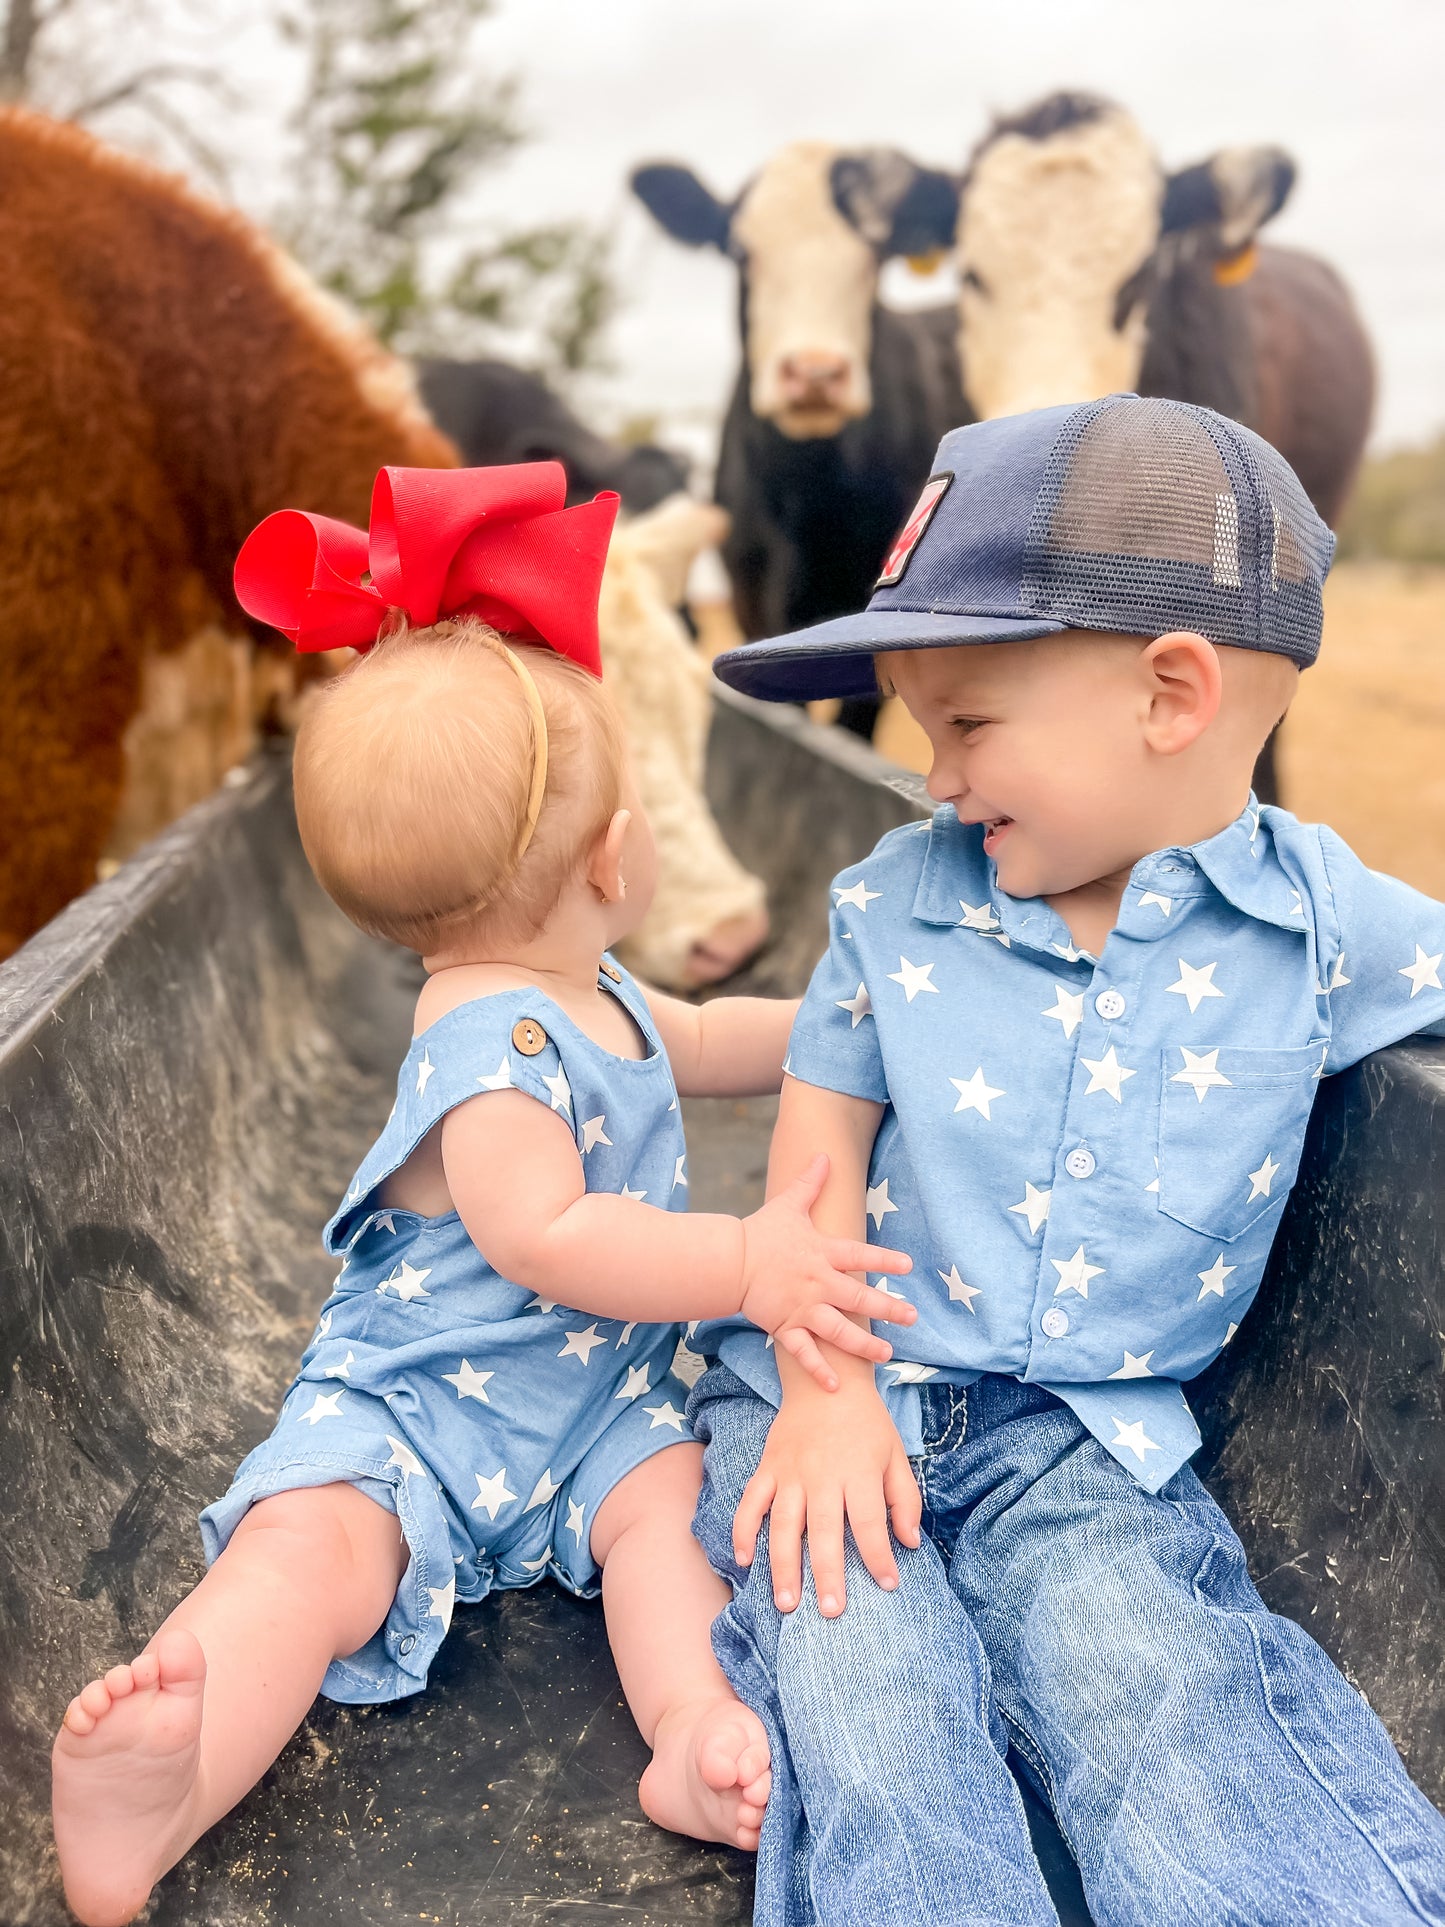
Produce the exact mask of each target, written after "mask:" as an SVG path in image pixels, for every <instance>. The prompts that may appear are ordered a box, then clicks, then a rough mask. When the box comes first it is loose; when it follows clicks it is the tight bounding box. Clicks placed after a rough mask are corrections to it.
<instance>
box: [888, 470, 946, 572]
mask: <svg viewBox="0 0 1445 1927" xmlns="http://www.w3.org/2000/svg"><path fill="white" fill-rule="evenodd" d="M952 481H953V470H952V469H945V470H944V471H943V473H942V474H941V475H930V476H929V478H928V480H927V481H926V482H925V483H924V485H923V493H922V494H921V495H920V496H919V498H918V500H917V502H915V504H914V506H913V513H912V514H911V515H910V516H909V518H908V520H907V521H906V522H905V523H904V524H903V527H902V528H901V529H900V530H899V531H898V535H897V537H896V538H895V540H894V543H893V547H892V548H891V549H890V550H889V551H888V558H887V560H886V561H885V562H884V564H883V573H882V574H881V575H880V576H879V578H878V580H877V581H876V582H875V583H874V584H873V587H874V588H875V589H891V588H892V586H893V584H894V583H895V582H899V581H901V580H902V578H903V571H904V570H905V569H906V568H907V567H908V561H909V557H910V556H911V555H912V554H913V551H914V550H915V549H916V548H917V547H918V544H919V543H920V542H921V541H922V539H923V531H924V530H925V529H926V528H927V527H928V525H929V523H930V522H931V521H932V520H933V511H934V510H935V509H936V508H937V507H938V505H939V503H940V502H941V501H942V500H943V498H944V496H945V495H946V494H947V493H948V489H949V485H950V483H951V482H952Z"/></svg>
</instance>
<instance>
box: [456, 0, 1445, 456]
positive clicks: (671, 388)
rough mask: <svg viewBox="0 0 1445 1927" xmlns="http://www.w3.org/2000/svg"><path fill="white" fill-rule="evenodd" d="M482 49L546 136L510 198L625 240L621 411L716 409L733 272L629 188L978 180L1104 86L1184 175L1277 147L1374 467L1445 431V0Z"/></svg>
mask: <svg viewBox="0 0 1445 1927" xmlns="http://www.w3.org/2000/svg"><path fill="white" fill-rule="evenodd" d="M478 46H479V50H481V51H482V52H483V53H484V54H487V55H490V56H492V57H493V58H495V60H496V61H497V62H499V63H500V64H501V65H503V66H506V67H510V68H512V69H513V70H515V71H516V72H517V74H518V75H519V76H520V78H521V80H522V83H523V107H524V111H525V114H526V117H527V120H528V122H529V125H530V127H531V128H532V130H533V131H534V133H535V135H536V139H535V140H534V141H533V143H532V144H531V145H529V146H528V147H526V148H525V149H523V150H522V151H521V152H520V153H519V154H518V155H517V156H516V158H515V159H514V160H513V161H512V162H511V163H510V164H509V165H508V168H507V170H506V172H505V174H502V175H498V176H495V177H493V179H492V181H491V182H490V183H489V186H488V190H487V199H488V201H489V202H491V203H493V204H498V203H502V202H504V203H505V204H506V205H507V206H508V207H509V209H510V211H511V212H512V213H513V214H515V215H516V216H517V217H518V218H525V219H527V220H533V219H536V218H538V217H540V216H545V215H552V214H557V215H563V214H580V215H586V216H589V217H592V218H596V219H603V220H613V221H615V223H616V227H617V237H618V262H619V267H620V271H621V277H622V281H623V284H624V288H625V291H626V295H627V307H626V310H625V312H624V314H623V315H622V316H621V318H620V320H619V322H618V324H617V326H616V329H615V333H614V348H615V356H616V360H617V362H618V372H617V374H616V376H615V377H614V378H613V380H612V381H611V382H610V383H609V384H608V387H607V389H606V390H605V392H604V393H603V394H602V395H600V396H599V401H601V402H603V403H604V404H610V405H611V406H612V407H615V408H617V409H619V410H639V411H644V410H647V409H661V410H662V411H664V412H665V413H668V414H671V413H673V412H674V411H682V412H692V413H694V414H700V413H706V412H708V411H716V410H717V409H718V408H719V407H720V406H721V404H722V402H723V401H724V399H725V397H726V394H727V390H728V388H729V385H730V382H731V379H732V374H733V370H734V368H735V365H736V353H737V347H736V340H735V320H734V314H733V287H732V283H733V271H732V269H731V267H730V266H729V265H728V263H727V262H725V261H724V260H723V259H722V258H721V257H720V256H718V255H716V254H713V253H711V252H710V251H709V252H706V253H693V252H691V251H689V250H686V249H683V248H681V247H678V246H677V245H676V244H675V243H673V242H671V241H669V240H668V239H667V238H666V236H664V235H663V234H662V233H661V232H660V231H659V230H657V229H655V228H654V227H653V226H652V223H651V221H650V219H649V218H648V217H647V215H646V214H645V213H644V212H643V211H642V210H641V208H640V207H638V206H636V205H635V204H634V203H632V202H631V199H630V197H629V196H628V194H627V192H626V187H625V183H626V177H627V172H628V169H629V168H630V167H631V166H632V165H633V164H634V163H635V162H637V161H638V160H642V159H648V158H652V159H676V160H685V161H687V162H688V163H689V164H690V165H692V166H693V167H694V168H696V170H697V171H698V173H699V174H701V175H702V177H703V178H704V179H705V180H707V181H708V183H709V184H710V185H711V186H712V187H713V188H714V189H715V191H716V192H718V193H719V194H722V195H731V194H732V193H733V192H735V191H736V189H737V188H738V186H739V185H740V184H741V183H742V181H743V180H744V179H745V178H746V177H747V175H748V174H749V173H750V172H751V170H752V169H753V168H754V167H756V165H757V164H758V162H759V161H760V160H761V159H763V158H764V157H765V156H766V155H767V154H769V153H771V152H772V151H773V150H774V149H775V148H777V147H778V146H780V145H781V144H782V143H783V142H784V141H788V140H795V139H799V138H802V137H805V136H813V137H817V138H821V139H827V140H835V141H839V142H850V143H852V142H889V143H892V144H894V145H897V146H900V147H903V148H905V149H906V150H907V151H908V152H910V153H911V154H913V155H914V156H915V157H916V158H917V159H919V160H922V161H927V162H930V163H933V164H935V165H943V166H955V165H957V164H958V163H959V162H960V161H961V160H962V159H963V157H964V156H965V154H966V153H967V152H968V150H969V148H970V147H971V146H972V144H973V142H974V140H975V139H976V138H977V136H978V135H979V134H980V133H981V132H982V131H983V129H984V128H985V127H986V125H987V123H988V121H989V118H990V116H991V115H992V113H994V112H995V111H997V110H1008V109H1013V108H1015V107H1018V106H1020V105H1022V104H1023V103H1024V102H1026V101H1028V100H1031V99H1033V98H1035V97H1036V96H1038V95H1040V94H1043V93H1047V92H1049V91H1051V90H1052V89H1054V88H1056V87H1086V88H1090V89H1092V90H1095V91H1097V92H1101V93H1106V94H1109V95H1111V96H1113V97H1114V98H1115V99H1117V100H1119V101H1121V102H1123V103H1124V104H1125V105H1127V106H1128V107H1129V108H1131V109H1132V110H1133V112H1134V113H1135V114H1136V115H1137V116H1138V117H1139V119H1140V120H1141V121H1142V123H1143V125H1144V126H1145V128H1146V129H1147V131H1148V132H1149V134H1150V135H1151V136H1152V137H1153V139H1154V140H1155V142H1156V144H1157V147H1158V150H1159V153H1160V155H1161V157H1162V158H1163V160H1164V161H1165V162H1166V164H1168V165H1178V164H1181V163H1184V162H1188V161H1193V160H1197V159H1200V158H1201V157H1202V156H1204V155H1205V154H1207V153H1209V152H1211V151H1212V150H1213V149H1214V148H1216V147H1220V146H1225V145H1228V144H1230V143H1232V142H1238V141H1276V142H1279V143H1280V144H1281V145H1283V146H1284V147H1286V148H1287V149H1288V150H1289V151H1290V152H1291V153H1292V154H1293V155H1294V157H1295V160H1296V162H1297V163H1298V166H1299V174H1300V178H1299V182H1298V184H1297V186H1296V188H1295V192H1294V194H1293V196H1292V198H1291V201H1290V203H1289V205H1288V206H1287V208H1286V209H1285V211H1284V213H1283V214H1282V215H1281V216H1280V218H1279V219H1278V221H1277V222H1276V223H1275V224H1274V226H1273V227H1272V228H1271V230H1270V232H1271V234H1272V236H1274V237H1275V238H1277V239H1279V240H1280V241H1289V242H1291V243H1293V244H1296V245H1298V246H1301V247H1307V248H1312V249H1315V250H1317V251H1318V252H1320V253H1321V254H1323V255H1325V256H1326V257H1327V258H1328V259H1329V260H1330V261H1332V262H1333V263H1334V264H1335V265H1336V266H1337V267H1338V268H1339V269H1340V270H1341V271H1342V272H1343V273H1344V275H1345V276H1346V278H1347V280H1348V281H1349V283H1350V285H1351V287H1352V288H1353V290H1354V292H1355V295H1356V298H1357V300H1358V302H1359V304H1360V306H1361V309H1362V310H1363V312H1364V315H1365V317H1366V320H1367V324H1368V326H1369V328H1370V331H1371V333H1372V335H1373V337H1374V340H1375V344H1376V348H1377V352H1378V355H1379V359H1380V366H1381V375H1382V381H1381V397H1380V404H1379V411H1378V417H1377V428H1376V442H1377V445H1389V444H1394V443H1399V442H1414V441H1419V440H1422V439H1423V438H1425V437H1426V436H1428V435H1429V434H1431V433H1433V432H1434V431H1436V430H1437V429H1439V428H1441V427H1442V426H1445V110H1442V90H1445V6H1442V5H1441V4H1440V0H1211V4H1209V5H1207V6H1190V7H1184V6H1176V5H1171V4H1169V0H1162V4H1161V0H501V5H500V6H499V8H498V12H497V15H496V17H495V18H494V19H493V21H492V22H491V23H490V24H489V25H487V26H486V27H485V28H483V30H482V32H481V34H480V35H479V39H478Z"/></svg>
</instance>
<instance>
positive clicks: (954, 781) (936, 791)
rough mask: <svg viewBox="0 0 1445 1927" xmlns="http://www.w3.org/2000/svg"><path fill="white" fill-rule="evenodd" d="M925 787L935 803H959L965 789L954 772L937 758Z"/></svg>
mask: <svg viewBox="0 0 1445 1927" xmlns="http://www.w3.org/2000/svg"><path fill="white" fill-rule="evenodd" d="M923 787H924V788H925V789H926V790H927V791H928V794H929V795H930V796H931V797H932V798H933V800H934V802H935V803H957V801H958V800H959V796H960V795H961V793H962V790H963V784H962V783H961V782H960V781H959V779H958V778H957V777H956V776H955V775H954V774H953V772H952V771H951V770H948V769H945V768H944V766H943V764H942V763H941V762H938V761H936V760H935V762H934V765H933V768H932V769H931V770H930V771H929V772H928V780H927V782H926V783H925V784H924V786H923Z"/></svg>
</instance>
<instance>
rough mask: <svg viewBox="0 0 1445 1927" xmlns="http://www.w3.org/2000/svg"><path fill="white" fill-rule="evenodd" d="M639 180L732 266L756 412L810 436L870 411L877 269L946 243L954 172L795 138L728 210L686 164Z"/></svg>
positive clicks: (661, 210) (884, 151) (696, 241)
mask: <svg viewBox="0 0 1445 1927" xmlns="http://www.w3.org/2000/svg"><path fill="white" fill-rule="evenodd" d="M632 187H633V191H634V193H636V195H637V196H638V198H639V199H640V200H641V201H642V202H643V203H644V205H645V206H646V207H647V209H648V210H649V212H650V213H651V214H652V215H653V217H654V219H655V220H656V221H657V222H658V223H659V224H660V225H661V226H662V227H663V228H665V229H666V230H667V232H668V233H669V234H671V235H672V236H673V237H674V239H676V240H679V241H682V242H685V243H686V244H687V245H688V246H689V247H706V246H711V247H716V248H720V249H721V250H722V251H723V252H724V253H726V254H731V255H732V256H733V258H734V259H735V260H736V261H737V263H738V266H739V270H740V272H741V275H742V284H743V285H742V314H743V341H744V351H745V353H746V356H747V366H748V378H749V397H750V400H751V403H752V408H753V412H754V414H756V415H760V416H761V417H762V418H763V419H764V420H765V421H771V422H773V423H775V424H776V425H777V427H778V428H780V429H781V430H782V432H783V433H784V434H785V435H788V436H791V437H793V438H794V439H795V440H800V441H801V440H810V439H814V438H817V437H820V436H827V435H836V434H837V433H838V431H839V430H840V429H841V428H842V427H843V425H844V424H845V423H846V422H848V421H854V420H857V419H859V418H860V417H862V416H864V415H866V414H867V413H868V412H869V410H870V408H871V407H872V405H873V395H872V386H871V383H870V380H869V375H868V363H869V357H870V355H871V353H872V346H873V308H874V304H875V302H876V300H877V294H878V273H879V269H880V267H881V265H882V263H883V261H884V260H885V259H886V258H887V257H888V256H890V255H894V254H903V255H911V256H915V257H917V256H922V255H928V254H931V253H935V252H937V250H939V249H940V248H945V247H947V246H949V244H950V242H951V241H952V238H953V228H954V222H955V219H956V214H957V205H958V190H957V187H956V185H955V183H954V182H953V180H952V179H951V177H950V176H948V175H947V174H941V173H937V172H934V171H933V170H931V169H928V168H922V167H919V166H917V165H916V163H915V162H913V161H911V160H909V159H908V158H907V157H906V156H905V155H903V154H900V153H898V152H897V151H896V150H895V149H893V148H887V147H874V148H866V149H863V150H861V151H859V152H852V153H850V152H847V151H845V150H843V149H841V148H837V147H831V146H828V145H826V144H825V143H823V142H821V141H796V142H794V143H793V144H792V145H791V146H788V147H785V148H783V149H782V150H781V152H779V153H777V154H775V155H774V156H773V158H772V159H771V160H770V161H768V162H767V163H766V164H765V165H764V166H763V167H762V168H761V169H760V170H759V172H758V173H757V174H755V175H754V177H753V179H752V180H751V181H750V182H749V183H748V185H747V186H746V187H745V188H744V189H743V191H742V193H741V194H740V195H739V197H738V199H737V200H736V201H735V202H733V203H732V204H731V205H730V206H729V205H728V204H726V203H724V202H721V201H719V200H718V199H717V198H716V197H715V196H714V195H713V194H712V192H711V191H710V190H709V189H708V188H706V187H705V186H704V185H703V183H702V182H701V181H700V180H699V179H698V178H697V176H696V175H695V174H694V173H693V172H692V171H691V169H690V168H686V167H676V166H672V165H653V166H648V167H640V168H638V169H637V170H636V172H635V173H634V174H633V176H632Z"/></svg>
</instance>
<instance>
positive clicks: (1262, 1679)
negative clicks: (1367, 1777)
mask: <svg viewBox="0 0 1445 1927" xmlns="http://www.w3.org/2000/svg"><path fill="white" fill-rule="evenodd" d="M1231 1616H1232V1617H1234V1616H1238V1617H1240V1618H1242V1619H1243V1620H1244V1627H1245V1631H1246V1632H1247V1633H1248V1634H1249V1637H1250V1641H1251V1643H1252V1644H1253V1647H1254V1663H1255V1669H1256V1671H1257V1672H1258V1674H1259V1686H1260V1692H1261V1693H1262V1694H1263V1696H1264V1703H1265V1705H1266V1707H1267V1708H1268V1709H1269V1716H1270V1718H1271V1719H1272V1720H1273V1721H1274V1723H1275V1725H1276V1726H1277V1727H1278V1728H1279V1731H1280V1733H1281V1735H1282V1736H1283V1737H1284V1739H1285V1741H1286V1742H1287V1743H1288V1745H1289V1747H1290V1748H1291V1750H1292V1751H1293V1752H1294V1754H1295V1756H1296V1757H1297V1758H1298V1760H1299V1762H1300V1764H1301V1766H1303V1767H1304V1769H1305V1771H1306V1772H1307V1773H1308V1774H1309V1776H1310V1778H1311V1779H1312V1780H1314V1782H1315V1783H1316V1785H1317V1786H1319V1788H1320V1789H1321V1791H1322V1792H1324V1793H1325V1794H1326V1795H1327V1796H1328V1797H1329V1798H1330V1799H1331V1800H1332V1801H1333V1802H1334V1803H1335V1805H1336V1806H1337V1807H1338V1808H1339V1809H1340V1811H1341V1812H1342V1813H1343V1814H1344V1816H1345V1818H1346V1819H1347V1820H1348V1821H1349V1822H1350V1824H1351V1826H1353V1827H1354V1829H1355V1831H1356V1832H1357V1833H1358V1834H1359V1836H1360V1838H1361V1839H1362V1840H1363V1841H1364V1843H1365V1845H1366V1846H1367V1847H1368V1848H1369V1849H1370V1851H1371V1852H1372V1853H1373V1854H1374V1856H1375V1858H1376V1859H1377V1860H1378V1861H1379V1862H1380V1865H1381V1866H1382V1867H1384V1869H1385V1870H1386V1872H1387V1873H1388V1874H1389V1875H1390V1878H1391V1879H1392V1880H1393V1881H1394V1882H1395V1885H1396V1886H1397V1887H1398V1888H1399V1889H1400V1893H1401V1896H1402V1897H1403V1899H1404V1900H1405V1902H1406V1904H1407V1905H1408V1906H1409V1907H1410V1908H1411V1909H1412V1910H1413V1912H1414V1913H1415V1915H1416V1916H1417V1918H1418V1919H1419V1920H1421V1921H1422V1922H1424V1927H1434V1922H1433V1921H1432V1920H1431V1917H1430V1915H1429V1914H1427V1913H1426V1912H1425V1911H1424V1909H1423V1908H1422V1907H1421V1905H1420V1902H1419V1900H1418V1899H1417V1898H1416V1896H1415V1894H1414V1892H1413V1891H1412V1889H1411V1887H1410V1885H1409V1884H1408V1883H1407V1881H1406V1879H1405V1876H1404V1874H1403V1873H1402V1872H1401V1871H1400V1869H1399V1868H1398V1867H1397V1866H1396V1865H1395V1863H1394V1861H1393V1860H1391V1858H1390V1856H1389V1855H1388V1854H1387V1853H1386V1852H1385V1850H1384V1848H1383V1847H1381V1846H1380V1844H1379V1842H1378V1841H1377V1840H1376V1839H1375V1838H1374V1837H1373V1835H1372V1834H1371V1833H1370V1831H1369V1829H1368V1828H1367V1827H1365V1826H1363V1825H1362V1824H1361V1822H1360V1819H1359V1816H1358V1815H1357V1814H1356V1813H1355V1812H1354V1811H1353V1809H1352V1808H1351V1807H1350V1805H1349V1804H1348V1802H1347V1801H1345V1800H1344V1799H1342V1798H1341V1796H1340V1795H1339V1794H1338V1793H1337V1792H1336V1791H1335V1789H1334V1788H1333V1787H1332V1786H1331V1785H1330V1783H1329V1781H1328V1780H1327V1779H1326V1778H1325V1776H1324V1775H1323V1774H1322V1773H1321V1772H1320V1770H1319V1769H1318V1767H1316V1765H1315V1764H1314V1762H1313V1760H1311V1758H1310V1756H1309V1754H1308V1753H1307V1752H1306V1751H1305V1749H1304V1748H1303V1747H1302V1746H1301V1745H1300V1743H1299V1741H1298V1740H1297V1739H1296V1738H1295V1736H1294V1734H1293V1733H1292V1732H1291V1731H1290V1728H1289V1724H1288V1722H1287V1721H1286V1720H1285V1719H1284V1718H1283V1716H1282V1715H1281V1713H1280V1712H1279V1710H1278V1708H1277V1707H1276V1706H1275V1703H1274V1699H1273V1697H1272V1695H1271V1693H1270V1689H1269V1671H1268V1668H1267V1667H1266V1666H1265V1663H1264V1652H1263V1649H1262V1647H1261V1644H1260V1638H1259V1629H1258V1627H1257V1626H1254V1625H1252V1624H1251V1623H1250V1621H1249V1619H1248V1617H1247V1616H1245V1615H1242V1614H1241V1615H1231Z"/></svg>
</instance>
